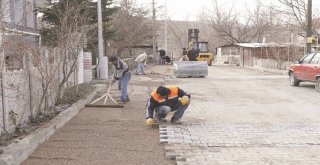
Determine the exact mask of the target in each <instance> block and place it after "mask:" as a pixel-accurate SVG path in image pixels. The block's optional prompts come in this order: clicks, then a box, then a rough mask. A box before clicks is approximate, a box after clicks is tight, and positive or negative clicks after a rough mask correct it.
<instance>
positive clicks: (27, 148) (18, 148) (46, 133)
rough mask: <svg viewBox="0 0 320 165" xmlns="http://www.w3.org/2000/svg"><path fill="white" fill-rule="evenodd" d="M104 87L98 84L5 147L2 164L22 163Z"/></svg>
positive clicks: (0, 156) (0, 158)
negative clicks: (57, 113) (50, 118)
mask: <svg viewBox="0 0 320 165" xmlns="http://www.w3.org/2000/svg"><path fill="white" fill-rule="evenodd" d="M103 88H104V85H96V89H95V90H94V91H93V92H92V93H91V94H90V95H89V96H88V97H87V98H86V99H82V100H79V101H77V102H76V103H74V104H73V105H72V106H70V107H69V108H68V109H66V110H65V111H63V112H61V113H60V114H59V115H58V116H56V117H55V118H54V119H52V120H51V121H49V122H48V123H46V124H45V125H43V126H41V127H40V128H39V129H37V130H36V131H35V132H32V133H30V134H29V135H27V136H26V137H24V138H23V139H21V140H17V142H16V143H12V144H10V145H8V146H7V147H5V148H3V153H2V154H1V155H0V164H1V165H19V164H20V163H22V162H23V161H24V160H25V159H27V158H28V157H29V156H30V155H31V154H32V153H33V152H34V151H35V150H36V148H37V147H38V145H39V144H41V143H43V142H44V141H45V140H47V139H48V138H49V137H50V136H51V135H53V134H54V133H55V132H56V131H57V130H58V129H59V128H61V127H62V126H64V125H65V124H66V123H67V122H68V121H69V120H70V119H72V118H73V117H74V116H75V115H77V114H78V113H79V112H80V110H81V109H82V108H83V107H84V106H85V104H87V103H89V102H90V101H91V100H92V99H93V97H94V96H95V95H96V93H97V92H98V91H101V90H102V89H103Z"/></svg>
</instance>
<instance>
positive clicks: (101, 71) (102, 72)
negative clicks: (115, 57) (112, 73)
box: [97, 0, 108, 80]
mask: <svg viewBox="0 0 320 165" xmlns="http://www.w3.org/2000/svg"><path fill="white" fill-rule="evenodd" d="M97 5H98V6H97V12H98V49H99V64H98V68H97V69H98V78H99V79H102V80H105V79H107V78H108V67H106V63H105V59H104V54H103V35H102V11H101V0H97ZM107 64H108V62H107Z"/></svg>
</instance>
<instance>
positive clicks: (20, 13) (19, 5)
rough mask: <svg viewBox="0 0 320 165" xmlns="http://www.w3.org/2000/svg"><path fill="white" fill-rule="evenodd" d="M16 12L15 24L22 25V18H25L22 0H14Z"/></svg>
mask: <svg viewBox="0 0 320 165" xmlns="http://www.w3.org/2000/svg"><path fill="white" fill-rule="evenodd" d="M14 2H15V3H14V9H13V11H14V13H15V18H14V20H15V24H17V25H22V23H23V22H22V19H23V9H22V0H15V1H14Z"/></svg>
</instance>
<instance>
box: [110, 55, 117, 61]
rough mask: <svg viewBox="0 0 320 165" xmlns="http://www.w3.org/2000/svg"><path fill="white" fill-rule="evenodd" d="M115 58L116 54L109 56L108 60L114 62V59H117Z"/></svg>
mask: <svg viewBox="0 0 320 165" xmlns="http://www.w3.org/2000/svg"><path fill="white" fill-rule="evenodd" d="M117 60H118V57H117V56H116V55H111V56H110V58H109V61H110V62H114V61H117Z"/></svg>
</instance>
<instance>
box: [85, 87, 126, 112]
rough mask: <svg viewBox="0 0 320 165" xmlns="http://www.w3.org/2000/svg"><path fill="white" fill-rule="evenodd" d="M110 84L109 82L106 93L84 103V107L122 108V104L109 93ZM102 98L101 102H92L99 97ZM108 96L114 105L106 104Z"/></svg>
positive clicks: (98, 99)
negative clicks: (88, 102)
mask: <svg viewBox="0 0 320 165" xmlns="http://www.w3.org/2000/svg"><path fill="white" fill-rule="evenodd" d="M111 86H112V84H109V87H108V91H107V93H106V94H104V95H102V96H101V97H99V98H97V99H96V100H94V101H93V102H91V103H90V104H86V107H100V108H104V107H106V108H123V105H120V104H119V103H118V102H117V101H116V100H115V99H114V98H113V97H112V96H111V95H110V89H111ZM103 98H104V101H103V104H102V105H101V104H94V103H96V102H98V101H100V100H101V99H103ZM108 98H110V99H111V100H112V102H113V103H115V105H107V104H106V103H107V101H108Z"/></svg>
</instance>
